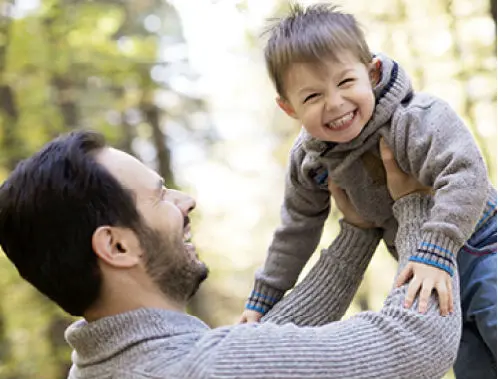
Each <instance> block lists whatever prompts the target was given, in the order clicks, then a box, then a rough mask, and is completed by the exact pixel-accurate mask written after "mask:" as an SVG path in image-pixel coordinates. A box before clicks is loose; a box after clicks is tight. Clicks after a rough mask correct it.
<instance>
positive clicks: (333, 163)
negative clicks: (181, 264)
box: [246, 55, 496, 313]
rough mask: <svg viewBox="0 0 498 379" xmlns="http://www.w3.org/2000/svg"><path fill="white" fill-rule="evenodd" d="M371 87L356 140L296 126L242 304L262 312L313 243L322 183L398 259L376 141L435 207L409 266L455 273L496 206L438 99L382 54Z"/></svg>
mask: <svg viewBox="0 0 498 379" xmlns="http://www.w3.org/2000/svg"><path fill="white" fill-rule="evenodd" d="M378 57H379V59H380V61H381V62H382V76H381V80H380V81H379V83H378V85H377V86H376V87H375V88H374V95H375V99H376V105H375V109H374V113H373V115H372V117H371V119H370V121H369V122H368V123H367V125H365V127H364V128H363V130H362V131H361V133H360V135H359V136H358V137H356V138H354V139H353V140H351V141H350V142H347V143H340V144H339V143H337V144H334V143H328V142H323V141H320V140H317V139H315V138H313V137H312V136H310V135H309V134H308V133H307V132H306V131H305V130H304V129H303V130H302V132H301V133H300V135H299V136H298V138H297V140H296V141H295V143H294V146H293V148H292V150H291V154H290V164H289V169H288V173H287V178H286V185H285V194H284V202H283V205H282V209H281V219H282V224H281V226H280V227H279V228H278V229H277V230H276V231H275V233H274V236H273V241H272V243H271V245H270V247H269V249H268V254H267V258H266V262H265V265H264V267H263V269H261V270H258V271H257V273H256V279H255V285H254V289H253V292H252V293H251V295H250V297H249V300H248V302H247V304H246V308H248V309H253V310H257V311H259V312H261V313H265V312H267V311H268V309H270V308H271V307H272V306H273V304H275V303H276V302H277V301H278V300H279V299H280V298H281V297H282V296H283V294H284V293H285V291H287V290H288V289H290V288H292V286H294V284H295V283H296V280H297V278H298V276H299V273H300V272H301V270H302V268H303V266H304V265H305V264H306V262H307V261H308V259H309V258H310V256H311V254H312V253H313V251H314V250H315V248H316V247H317V244H318V242H319V240H320V237H321V234H322V230H323V225H324V222H325V220H326V218H327V216H328V214H329V209H330V193H329V191H328V188H327V177H328V176H329V177H330V178H331V179H332V181H333V182H334V183H335V184H337V185H338V186H339V187H341V188H343V189H344V190H345V191H346V193H347V195H348V196H349V198H350V200H351V202H352V203H353V205H354V206H355V208H356V210H357V211H358V213H359V214H360V215H361V216H362V217H363V219H365V220H366V221H368V222H372V223H374V224H375V225H376V226H377V227H379V228H382V230H383V238H384V241H385V243H386V245H387V247H388V249H389V251H390V252H391V253H392V254H393V255H394V256H395V257H396V255H397V253H396V251H395V247H394V238H395V236H396V232H397V228H398V227H397V223H396V220H395V218H394V217H393V213H392V199H391V196H390V195H389V191H388V189H387V185H386V179H385V172H384V168H383V165H382V161H381V158H380V152H379V139H380V137H384V139H385V141H386V142H387V144H388V145H389V146H390V147H391V149H392V150H393V153H394V155H395V158H396V161H397V162H398V164H399V166H400V167H401V169H402V170H403V171H405V172H407V173H409V174H411V175H414V176H415V177H416V178H418V180H419V181H420V182H421V183H423V184H425V185H427V186H430V187H432V188H433V189H434V191H435V197H434V201H435V205H434V208H433V209H432V212H431V215H430V217H429V218H428V220H427V221H426V222H425V223H424V224H423V225H422V232H423V233H422V239H421V241H420V243H419V245H418V246H416V247H414V248H413V250H412V252H411V257H410V260H412V261H415V262H422V263H426V264H430V265H433V266H435V267H438V268H440V269H443V270H445V271H447V272H448V273H449V274H450V275H453V273H454V269H455V259H456V255H457V252H458V250H459V249H460V248H461V247H462V246H463V244H464V243H465V241H466V240H467V239H469V238H470V236H471V235H472V233H473V231H474V230H475V229H476V227H479V226H480V225H481V224H483V223H484V222H485V221H486V220H487V219H488V218H489V217H490V216H491V215H492V214H493V212H494V211H495V210H496V190H495V189H494V188H493V186H492V184H491V182H490V180H489V178H488V175H487V170H486V166H485V163H484V160H483V158H482V156H481V154H480V151H479V149H478V147H477V145H476V144H475V142H474V140H473V138H472V135H471V133H470V132H469V130H468V129H467V127H466V126H465V125H464V123H463V122H462V121H461V119H460V118H459V117H458V116H457V115H456V113H455V112H454V111H453V110H452V109H451V108H450V107H449V106H448V104H447V103H445V102H444V101H443V100H440V99H438V98H435V97H433V96H430V95H428V94H424V93H414V92H413V90H412V86H411V83H410V80H409V78H408V76H407V75H406V73H405V72H404V71H403V69H402V68H401V67H400V66H399V65H398V64H397V63H396V62H394V61H393V60H391V59H389V58H388V57H386V56H384V55H379V56H378Z"/></svg>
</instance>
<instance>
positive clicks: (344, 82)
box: [339, 78, 355, 87]
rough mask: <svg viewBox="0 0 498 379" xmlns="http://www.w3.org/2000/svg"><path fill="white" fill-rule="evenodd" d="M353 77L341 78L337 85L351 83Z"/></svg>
mask: <svg viewBox="0 0 498 379" xmlns="http://www.w3.org/2000/svg"><path fill="white" fill-rule="evenodd" d="M354 80H355V79H354V78H346V79H344V80H342V81H341V82H339V87H341V86H343V85H345V84H351V83H353V82H354Z"/></svg>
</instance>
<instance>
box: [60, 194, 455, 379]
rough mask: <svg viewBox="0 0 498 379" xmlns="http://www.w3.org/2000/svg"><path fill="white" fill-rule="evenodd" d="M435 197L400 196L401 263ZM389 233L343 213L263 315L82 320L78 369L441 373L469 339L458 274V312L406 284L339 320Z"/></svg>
mask: <svg viewBox="0 0 498 379" xmlns="http://www.w3.org/2000/svg"><path fill="white" fill-rule="evenodd" d="M430 201H431V199H430V198H428V197H423V196H420V195H409V196H406V197H405V198H403V199H401V200H399V201H398V202H397V203H396V204H395V209H394V213H395V215H396V217H397V219H398V221H399V224H400V228H399V239H397V241H396V244H397V247H398V252H399V258H400V269H401V268H402V267H403V266H404V265H406V263H407V261H408V257H409V255H410V252H411V251H412V250H413V249H414V248H415V247H416V246H417V244H418V242H419V240H420V237H421V236H420V227H421V226H422V222H423V221H424V220H426V219H427V217H428V211H429V207H430ZM379 239H380V232H379V230H376V229H371V230H366V231H362V230H360V229H357V228H355V227H353V226H351V225H348V224H346V223H344V222H342V223H341V232H340V234H339V236H338V238H337V239H336V240H335V241H334V242H333V244H332V245H331V246H330V247H329V248H328V249H327V250H324V251H323V252H322V254H321V257H320V259H319V260H318V262H317V264H316V265H315V266H314V267H313V269H312V270H311V272H310V273H309V275H308V276H307V277H306V278H305V279H304V280H303V281H302V282H301V283H300V284H299V285H298V286H297V287H296V288H295V289H294V291H292V292H291V293H290V294H289V295H287V296H286V297H285V298H284V299H283V300H282V301H280V302H279V303H278V304H277V305H276V306H275V307H274V308H273V309H272V310H271V311H270V312H269V313H268V314H267V315H266V316H265V318H264V322H263V323H261V324H254V323H253V324H242V325H234V326H227V327H222V328H216V329H210V328H209V327H208V326H207V325H205V324H204V323H203V322H202V321H200V320H199V319H197V318H195V317H192V316H189V315H187V314H183V313H176V312H171V311H166V310H159V309H138V310H135V311H132V312H128V313H124V314H120V315H117V316H112V317H107V318H103V319H100V320H98V321H95V322H92V323H86V322H85V321H78V322H76V323H74V324H73V325H72V326H70V327H69V328H68V330H67V331H66V339H67V341H68V342H69V343H70V344H71V346H72V347H73V348H74V352H73V356H72V359H73V367H72V369H71V372H70V375H69V378H71V379H83V378H85V379H90V378H92V379H104V378H115V379H146V378H149V379H151V378H168V379H173V378H176V379H201V378H202V379H208V378H226V379H237V378H240V379H243V378H246V379H270V378H280V379H306V378H315V379H320V378H337V379H346V378H347V379H355V378H358V379H359V378H363V379H370V378H377V379H387V378H392V379H394V378H401V379H417V378H440V377H442V376H443V374H444V373H445V372H446V371H447V370H448V369H449V368H450V367H451V365H452V363H453V360H454V359H455V358H456V353H457V349H458V344H459V340H460V330H461V320H460V307H459V305H458V304H459V301H460V300H459V289H458V275H455V277H454V278H453V296H454V303H455V312H454V314H452V315H450V316H448V317H441V316H439V309H438V306H437V301H436V299H435V297H434V295H433V296H432V297H431V299H430V302H429V310H428V312H427V314H425V315H422V314H420V313H418V312H417V311H416V308H415V307H416V306H417V304H415V305H414V306H413V307H412V309H404V308H403V301H404V298H405V295H406V288H407V286H406V285H405V286H403V287H401V288H397V289H393V290H392V291H391V293H390V294H389V296H388V298H387V300H386V302H385V304H384V307H383V308H382V310H381V311H380V312H363V313H360V314H358V315H356V316H354V317H352V318H350V319H349V320H346V321H339V322H333V323H330V322H331V321H334V320H336V319H337V318H338V317H340V315H341V314H342V313H343V311H344V308H345V307H347V305H348V304H349V302H350V301H351V297H352V296H353V295H354V292H355V291H356V289H357V287H358V285H359V283H360V282H361V279H362V273H363V271H364V270H365V268H366V266H367V265H368V263H369V261H370V259H371V257H372V254H373V252H374V250H375V246H376V245H377V243H378V241H379ZM335 277H340V278H341V279H340V280H338V281H337V283H340V285H339V286H338V285H336V283H335V282H334V281H333V280H331V278H335ZM311 326H315V327H311Z"/></svg>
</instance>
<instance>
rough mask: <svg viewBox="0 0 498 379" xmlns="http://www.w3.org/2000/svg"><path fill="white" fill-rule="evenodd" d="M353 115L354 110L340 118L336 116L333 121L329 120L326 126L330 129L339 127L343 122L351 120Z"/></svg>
mask: <svg viewBox="0 0 498 379" xmlns="http://www.w3.org/2000/svg"><path fill="white" fill-rule="evenodd" d="M353 117H354V112H349V113H347V114H345V115H344V116H342V117H341V118H338V119H336V120H334V121H330V122H329V123H327V126H328V127H329V128H331V129H335V128H340V127H341V126H343V125H344V124H345V123H347V122H349V121H351V120H352V119H353Z"/></svg>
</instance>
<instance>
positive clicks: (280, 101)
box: [276, 96, 297, 118]
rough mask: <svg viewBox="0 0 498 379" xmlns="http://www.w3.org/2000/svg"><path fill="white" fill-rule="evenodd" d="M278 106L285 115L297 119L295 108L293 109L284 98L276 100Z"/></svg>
mask: <svg viewBox="0 0 498 379" xmlns="http://www.w3.org/2000/svg"><path fill="white" fill-rule="evenodd" d="M276 101H277V104H278V106H279V107H280V109H282V110H283V111H284V112H285V113H287V114H288V115H289V116H290V117H292V118H297V115H296V112H295V111H294V108H292V105H291V104H290V103H289V102H288V101H287V100H285V99H284V98H283V97H280V96H278V97H277V98H276Z"/></svg>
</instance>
